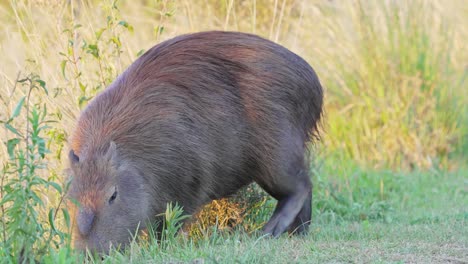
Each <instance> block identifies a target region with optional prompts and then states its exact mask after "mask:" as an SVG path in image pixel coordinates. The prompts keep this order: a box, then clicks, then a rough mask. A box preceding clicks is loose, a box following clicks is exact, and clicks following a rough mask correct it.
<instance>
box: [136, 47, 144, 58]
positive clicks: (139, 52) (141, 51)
mask: <svg viewBox="0 0 468 264" xmlns="http://www.w3.org/2000/svg"><path fill="white" fill-rule="evenodd" d="M143 53H145V49H141V50H140V51H138V53H137V54H136V55H137V57H140V56H141V55H142V54H143Z"/></svg>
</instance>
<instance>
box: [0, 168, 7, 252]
mask: <svg viewBox="0 0 468 264" xmlns="http://www.w3.org/2000/svg"><path fill="white" fill-rule="evenodd" d="M5 175H6V173H5V167H3V172H2V180H1V183H0V184H1V185H0V201H1V200H3V182H4V180H5ZM2 230H3V243H4V244H5V243H6V240H7V239H6V238H7V234H6V224H5V204H4V203H3V204H2Z"/></svg>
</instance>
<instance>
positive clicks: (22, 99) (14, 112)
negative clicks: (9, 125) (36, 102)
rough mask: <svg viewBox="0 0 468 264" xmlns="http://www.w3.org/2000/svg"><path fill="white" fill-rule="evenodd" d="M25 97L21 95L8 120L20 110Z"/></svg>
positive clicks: (13, 117) (14, 116)
mask: <svg viewBox="0 0 468 264" xmlns="http://www.w3.org/2000/svg"><path fill="white" fill-rule="evenodd" d="M25 99H26V96H23V97H22V98H21V99H20V101H19V102H18V104H17V105H16V107H15V110H13V114H12V115H11V117H10V120H13V119H15V118H16V117H17V116H18V115H19V114H20V112H21V108H22V107H23V105H24V100H25Z"/></svg>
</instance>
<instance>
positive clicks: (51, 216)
mask: <svg viewBox="0 0 468 264" xmlns="http://www.w3.org/2000/svg"><path fill="white" fill-rule="evenodd" d="M49 224H50V227H51V228H52V230H54V231H55V232H57V229H55V225H54V208H50V210H49Z"/></svg>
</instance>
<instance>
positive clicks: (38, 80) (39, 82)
mask: <svg viewBox="0 0 468 264" xmlns="http://www.w3.org/2000/svg"><path fill="white" fill-rule="evenodd" d="M36 82H37V83H38V84H39V86H40V87H42V89H43V90H44V92H45V94H46V95H49V91H48V90H47V88H46V82H44V81H43V80H41V79H37V80H36Z"/></svg>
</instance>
